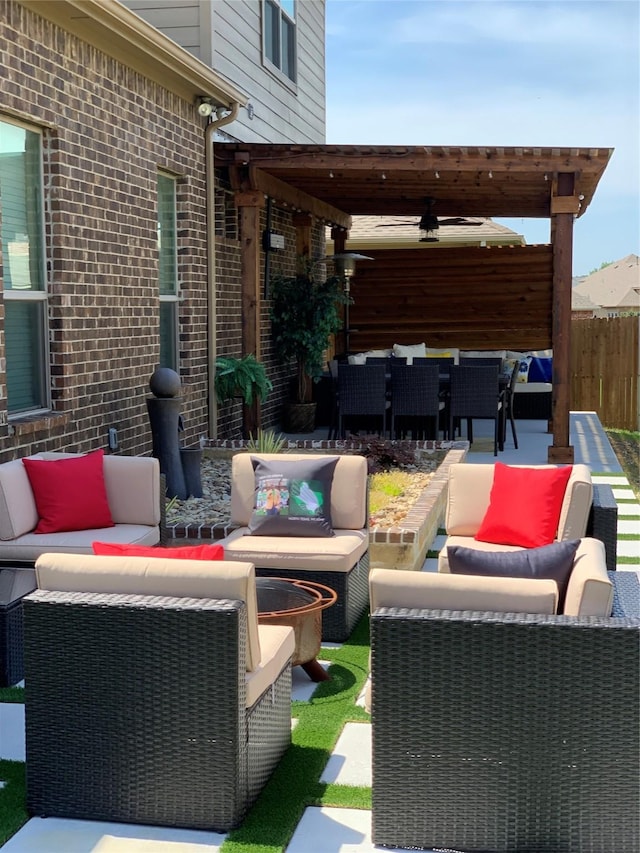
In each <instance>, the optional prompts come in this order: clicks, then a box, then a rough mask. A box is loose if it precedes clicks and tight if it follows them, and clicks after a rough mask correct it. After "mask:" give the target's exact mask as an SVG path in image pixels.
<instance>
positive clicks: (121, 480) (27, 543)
mask: <svg viewBox="0 0 640 853" xmlns="http://www.w3.org/2000/svg"><path fill="white" fill-rule="evenodd" d="M78 455H79V454H72V453H39V454H36V455H34V456H31V457H28V458H31V459H41V460H45V461H51V462H54V461H57V460H63V459H72V458H77V457H78ZM103 464H104V482H105V487H106V491H107V500H108V504H109V509H110V512H111V516H112V518H113V521H114V522H115V525H114V526H113V527H104V528H93V529H89V530H69V531H64V532H61V533H35V532H34V530H35V528H36V525H37V524H38V510H37V507H36V502H35V499H34V495H33V490H32V488H31V484H30V482H29V478H28V476H27V473H26V469H25V467H24V465H23V462H22V459H14V460H12V461H11V462H4V463H3V464H1V465H0V561H5V562H10V563H12V564H13V563H22V562H24V563H29V564H31V565H33V563H34V562H35V560H36V559H37V558H38V557H39V556H40V554H43V553H45V552H53V551H58V552H63V553H68V554H90V553H91V543H92V542H93V540H94V539H100V540H103V541H108V542H126V543H129V544H135V545H155V544H157V543H158V541H159V540H160V537H161V531H162V515H163V511H164V506H163V505H164V491H163V490H162V489H161V477H160V467H159V463H158V460H157V459H153V458H151V457H143V456H116V455H113V456H105V457H104V460H103Z"/></svg>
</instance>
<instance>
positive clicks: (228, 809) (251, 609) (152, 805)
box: [24, 554, 294, 832]
mask: <svg viewBox="0 0 640 853" xmlns="http://www.w3.org/2000/svg"><path fill="white" fill-rule="evenodd" d="M36 575H37V580H38V586H39V589H38V590H36V591H35V592H33V593H32V594H30V595H29V596H27V597H26V598H25V599H24V621H25V677H26V684H27V690H26V755H27V768H28V773H27V808H28V811H29V812H30V813H31V814H33V815H51V816H60V817H72V818H78V819H87V820H107V821H116V822H125V823H142V824H158V825H165V826H179V827H185V828H198V829H209V830H217V831H221V832H224V831H227V830H229V829H230V828H232V827H234V826H237V825H238V824H239V823H240V822H241V820H242V818H243V817H244V815H245V813H246V811H247V809H248V808H249V807H250V805H251V804H252V803H253V802H254V800H255V799H256V798H257V796H258V794H259V793H260V791H261V790H262V788H263V787H264V785H265V783H266V781H267V779H268V778H269V776H270V775H271V773H272V772H273V770H274V768H275V767H276V765H277V763H278V761H279V760H280V758H281V756H282V754H283V753H284V751H285V750H286V749H287V747H288V745H289V744H290V741H291V657H292V654H293V650H294V637H293V630H292V629H291V628H289V627H285V626H280V625H259V624H258V617H257V603H256V590H255V573H254V567H253V565H251V564H248V563H238V562H232V561H226V560H224V561H218V562H213V561H193V560H175V559H174V560H171V559H161V558H145V557H98V556H81V555H65V554H43V555H42V556H41V557H40V558H39V559H38V561H37V563H36Z"/></svg>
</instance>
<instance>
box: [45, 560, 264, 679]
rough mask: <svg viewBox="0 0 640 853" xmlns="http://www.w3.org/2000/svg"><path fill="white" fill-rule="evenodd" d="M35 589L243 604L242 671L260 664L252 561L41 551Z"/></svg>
mask: <svg viewBox="0 0 640 853" xmlns="http://www.w3.org/2000/svg"><path fill="white" fill-rule="evenodd" d="M36 581H37V584H38V587H39V588H40V589H46V590H59V591H62V592H107V593H122V594H129V595H165V596H171V597H175V598H212V599H231V600H239V601H244V602H245V603H246V605H247V654H246V657H247V661H246V666H247V671H249V672H252V671H253V670H255V669H256V668H257V667H258V666H259V665H260V657H261V655H260V638H259V634H258V603H257V597H256V582H255V569H254V567H253V564H252V563H244V562H234V561H230V560H220V561H213V560H212V561H208V560H169V559H163V558H155V557H98V556H95V555H87V556H85V555H78V554H53V553H47V554H42V555H41V556H40V557H39V558H38V560H37V562H36Z"/></svg>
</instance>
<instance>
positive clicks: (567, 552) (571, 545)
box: [447, 539, 580, 613]
mask: <svg viewBox="0 0 640 853" xmlns="http://www.w3.org/2000/svg"><path fill="white" fill-rule="evenodd" d="M579 544H580V540H579V539H571V540H569V541H567V542H553V543H552V544H551V545H541V546H540V547H539V548H524V549H523V550H522V551H479V550H477V549H476V548H465V547H464V546H463V545H449V546H448V548H447V555H448V557H449V569H450V570H451V572H452V573H453V574H458V575H488V576H491V577H508V578H544V579H547V580H554V581H555V582H556V583H557V584H558V613H562V612H563V610H564V599H565V596H566V593H567V586H568V584H569V576H570V575H571V570H572V569H573V560H574V558H575V555H576V551H577V550H578V545H579Z"/></svg>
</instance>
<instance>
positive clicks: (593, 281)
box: [575, 255, 640, 308]
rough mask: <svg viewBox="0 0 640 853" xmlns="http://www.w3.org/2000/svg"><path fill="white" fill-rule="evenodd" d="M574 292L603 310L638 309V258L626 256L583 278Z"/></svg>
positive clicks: (639, 262) (639, 302) (639, 268)
mask: <svg viewBox="0 0 640 853" xmlns="http://www.w3.org/2000/svg"><path fill="white" fill-rule="evenodd" d="M575 290H576V291H577V292H578V293H580V294H581V295H582V296H586V297H587V298H589V299H590V300H591V301H592V302H595V304H596V305H601V306H602V307H603V308H640V258H639V257H638V255H627V256H626V257H625V258H622V259H621V260H619V261H614V263H612V264H607V266H606V267H602V269H599V270H596V272H593V273H591V275H588V276H585V278H584V280H583V281H582V282H581V283H580V284H578V285H577V286H576V288H575Z"/></svg>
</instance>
